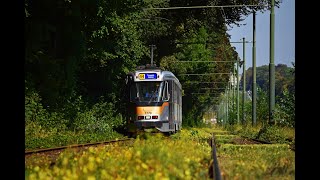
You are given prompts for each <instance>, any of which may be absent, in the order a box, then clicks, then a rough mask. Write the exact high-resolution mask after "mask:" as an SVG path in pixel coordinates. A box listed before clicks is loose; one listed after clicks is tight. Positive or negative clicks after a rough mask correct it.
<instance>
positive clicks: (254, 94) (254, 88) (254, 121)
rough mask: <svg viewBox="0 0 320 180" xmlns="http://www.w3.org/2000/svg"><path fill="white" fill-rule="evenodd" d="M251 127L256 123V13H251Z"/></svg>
mask: <svg viewBox="0 0 320 180" xmlns="http://www.w3.org/2000/svg"><path fill="white" fill-rule="evenodd" d="M252 77H253V81H252V126H256V123H257V120H256V118H257V114H256V110H257V107H256V106H257V101H256V98H257V83H256V81H257V80H256V12H255V11H253V46H252Z"/></svg>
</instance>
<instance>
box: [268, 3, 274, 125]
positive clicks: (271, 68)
mask: <svg viewBox="0 0 320 180" xmlns="http://www.w3.org/2000/svg"><path fill="white" fill-rule="evenodd" d="M274 25H275V23H274V0H271V13H270V64H269V78H270V80H269V82H270V85H269V88H270V89H269V95H270V97H269V100H270V102H269V123H270V124H274V119H273V118H274V117H273V116H274V114H273V110H274V105H275V67H274Z"/></svg>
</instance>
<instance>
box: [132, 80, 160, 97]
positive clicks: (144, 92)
mask: <svg viewBox="0 0 320 180" xmlns="http://www.w3.org/2000/svg"><path fill="white" fill-rule="evenodd" d="M135 85H136V86H135V87H136V97H135V99H136V101H139V102H159V101H160V100H161V98H162V96H161V94H162V88H163V87H162V86H163V82H159V81H150V82H137V83H136V84H135Z"/></svg>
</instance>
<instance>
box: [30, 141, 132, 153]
mask: <svg viewBox="0 0 320 180" xmlns="http://www.w3.org/2000/svg"><path fill="white" fill-rule="evenodd" d="M129 140H133V138H126V139H118V140H110V141H102V142H94V143H85V144H73V145H67V146H60V147H54V148H45V149H35V150H29V151H25V155H27V154H32V153H39V152H46V151H55V150H61V149H67V148H75V147H85V146H92V145H100V144H109V143H114V142H121V141H129Z"/></svg>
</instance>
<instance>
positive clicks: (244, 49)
mask: <svg viewBox="0 0 320 180" xmlns="http://www.w3.org/2000/svg"><path fill="white" fill-rule="evenodd" d="M242 40H243V45H242V46H243V48H242V50H243V58H242V59H243V64H242V65H243V73H242V74H243V81H242V82H243V85H242V124H244V102H245V98H246V96H245V95H246V92H247V91H246V55H245V54H246V43H245V38H242Z"/></svg>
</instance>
